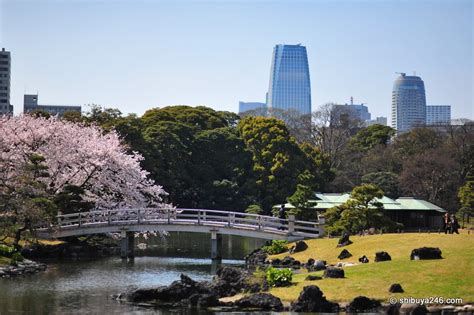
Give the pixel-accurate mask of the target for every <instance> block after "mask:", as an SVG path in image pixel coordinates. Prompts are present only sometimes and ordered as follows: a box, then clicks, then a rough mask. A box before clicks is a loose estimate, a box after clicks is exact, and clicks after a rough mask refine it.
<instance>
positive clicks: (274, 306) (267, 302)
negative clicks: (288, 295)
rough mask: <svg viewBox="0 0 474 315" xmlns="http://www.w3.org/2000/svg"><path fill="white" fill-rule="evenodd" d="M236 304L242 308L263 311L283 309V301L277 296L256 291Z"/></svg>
mask: <svg viewBox="0 0 474 315" xmlns="http://www.w3.org/2000/svg"><path fill="white" fill-rule="evenodd" d="M234 305H236V306H238V307H239V308H240V309H244V310H245V309H248V310H261V311H276V312H279V311H282V310H283V303H281V300H280V299H279V298H277V297H276V296H274V295H272V294H269V293H256V294H252V295H249V296H245V297H243V298H241V299H240V300H237V301H235V303H234Z"/></svg>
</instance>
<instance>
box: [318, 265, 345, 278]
mask: <svg viewBox="0 0 474 315" xmlns="http://www.w3.org/2000/svg"><path fill="white" fill-rule="evenodd" d="M323 277H324V278H344V270H343V269H341V268H336V267H327V268H326V270H324V274H323Z"/></svg>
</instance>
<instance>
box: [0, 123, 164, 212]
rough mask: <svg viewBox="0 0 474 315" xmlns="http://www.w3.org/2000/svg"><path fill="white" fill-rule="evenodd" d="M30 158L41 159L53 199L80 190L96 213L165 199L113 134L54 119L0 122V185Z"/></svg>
mask: <svg viewBox="0 0 474 315" xmlns="http://www.w3.org/2000/svg"><path fill="white" fill-rule="evenodd" d="M33 153H35V154H39V155H41V156H43V157H44V158H45V165H46V166H47V167H48V173H49V177H44V178H41V180H42V181H44V183H45V184H46V185H47V187H48V190H49V191H50V192H51V193H52V194H57V193H59V192H61V191H62V189H64V187H65V186H66V185H76V186H81V187H83V188H84V190H85V196H84V199H86V200H88V201H91V202H94V203H95V205H96V207H98V208H117V207H157V206H162V205H163V204H162V202H163V201H162V197H163V196H165V195H166V194H167V193H166V192H165V191H164V190H163V189H162V187H161V186H159V185H156V184H155V183H154V181H153V180H151V179H149V178H148V175H149V173H148V172H147V171H145V170H143V169H142V168H141V166H140V161H142V160H143V157H142V156H141V155H140V154H139V153H137V152H133V153H132V154H130V153H127V150H126V147H125V146H124V145H123V144H122V143H121V139H120V137H119V136H118V134H117V133H116V132H115V131H111V132H107V133H106V132H104V131H103V130H102V129H101V128H99V127H97V126H87V125H84V124H78V123H72V122H68V121H64V120H60V119H58V118H56V117H52V118H49V119H46V118H35V117H32V116H29V115H23V116H16V117H8V116H3V117H0V170H1V171H0V185H1V184H3V185H8V183H9V182H10V181H13V179H14V178H15V177H16V176H18V172H20V170H21V169H22V167H23V166H24V165H26V164H27V162H28V157H29V156H31V154H33ZM163 206H164V205H163Z"/></svg>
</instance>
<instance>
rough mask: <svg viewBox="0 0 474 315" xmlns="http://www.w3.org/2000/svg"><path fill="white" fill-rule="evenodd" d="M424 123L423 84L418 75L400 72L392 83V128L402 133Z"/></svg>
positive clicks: (424, 100)
mask: <svg viewBox="0 0 474 315" xmlns="http://www.w3.org/2000/svg"><path fill="white" fill-rule="evenodd" d="M425 123H426V96H425V84H424V83H423V80H422V79H421V78H420V77H417V76H407V75H406V74H405V73H401V74H400V76H399V77H398V78H397V79H396V80H395V83H394V84H393V91H392V128H394V129H396V130H397V133H403V132H406V131H409V130H410V129H412V128H414V127H416V126H420V125H424V124H425Z"/></svg>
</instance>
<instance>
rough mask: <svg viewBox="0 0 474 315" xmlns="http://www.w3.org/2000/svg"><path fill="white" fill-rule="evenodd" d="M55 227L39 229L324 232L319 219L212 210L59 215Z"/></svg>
mask: <svg viewBox="0 0 474 315" xmlns="http://www.w3.org/2000/svg"><path fill="white" fill-rule="evenodd" d="M57 219H58V223H57V225H55V226H53V227H43V228H41V229H39V230H38V234H39V236H41V237H46V238H61V237H67V236H78V235H86V234H99V233H114V232H124V231H128V232H145V231H168V232H174V231H181V232H200V233H211V232H217V233H219V234H229V235H241V236H248V237H254V238H262V239H286V240H289V241H294V240H298V239H305V238H317V237H320V235H322V225H320V224H319V223H318V222H309V221H297V220H294V217H293V216H290V218H289V219H279V218H275V217H270V216H262V215H255V214H247V213H240V212H228V211H220V210H208V209H183V208H178V209H164V208H152V209H150V208H145V209H117V210H101V211H90V212H82V213H73V214H65V215H59V216H58V217H57Z"/></svg>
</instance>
